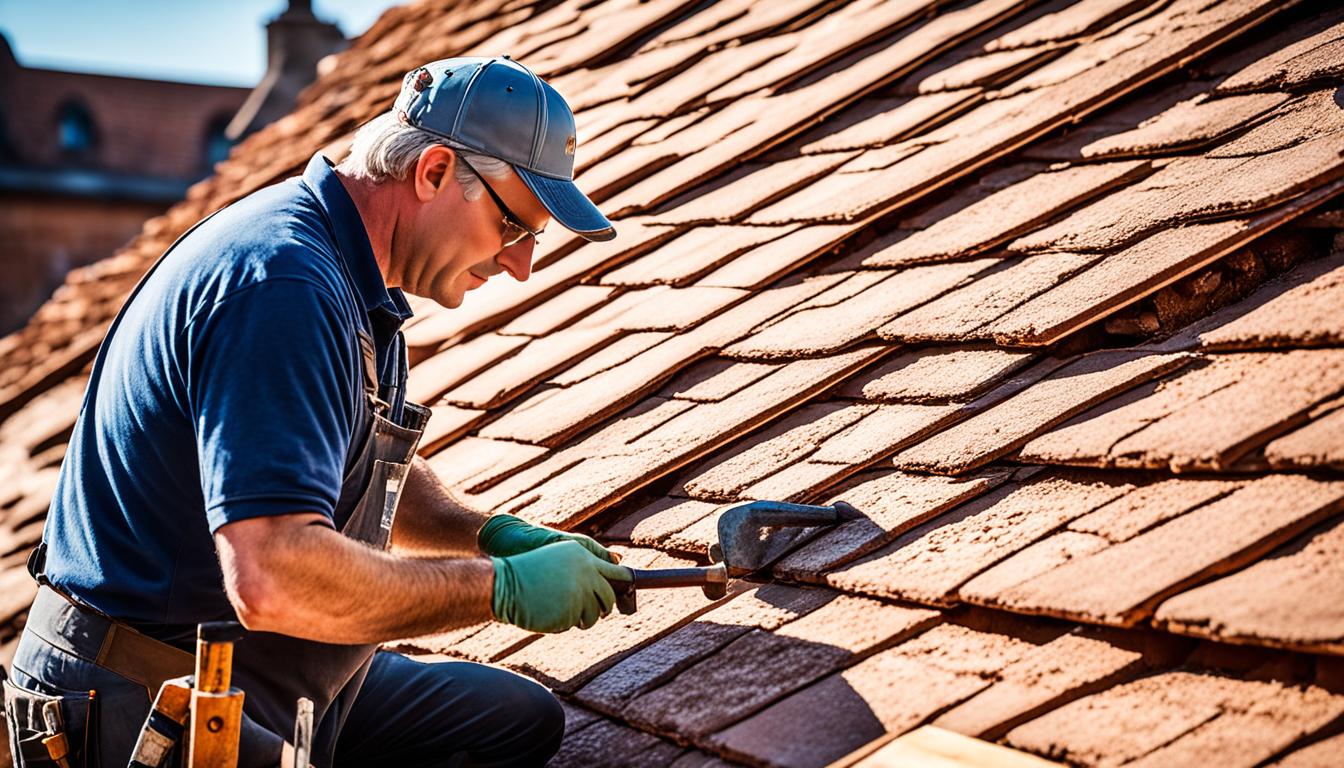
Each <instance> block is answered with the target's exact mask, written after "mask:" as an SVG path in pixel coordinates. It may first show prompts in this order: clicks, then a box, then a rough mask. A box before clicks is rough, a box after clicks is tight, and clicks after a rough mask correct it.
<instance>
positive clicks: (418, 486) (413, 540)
mask: <svg viewBox="0 0 1344 768" xmlns="http://www.w3.org/2000/svg"><path fill="white" fill-rule="evenodd" d="M489 517H490V514H489V512H488V511H481V510H476V509H472V508H471V507H469V506H468V505H466V504H464V503H463V502H462V501H461V500H460V499H459V498H457V497H456V496H455V495H454V494H453V493H452V491H451V490H450V489H449V488H448V487H447V486H446V485H444V484H443V483H442V482H441V481H440V480H439V478H438V476H436V475H435V474H434V470H433V469H431V468H430V466H429V464H428V463H427V462H426V461H425V460H424V459H422V458H420V457H419V456H417V457H415V459H414V460H413V461H412V462H411V471H410V472H409V473H408V475H407V478H406V487H405V489H404V490H403V492H402V497H401V503H400V505H399V506H398V507H397V518H396V524H395V525H394V526H393V527H392V546H393V548H394V549H395V550H397V551H398V552H404V553H406V554H415V555H453V554H456V555H477V554H480V550H479V549H478V548H477V546H476V534H477V533H478V532H479V531H480V530H481V526H482V525H484V524H485V521H486V520H487V519H489Z"/></svg>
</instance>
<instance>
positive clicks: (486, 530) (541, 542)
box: [476, 515, 616, 563]
mask: <svg viewBox="0 0 1344 768" xmlns="http://www.w3.org/2000/svg"><path fill="white" fill-rule="evenodd" d="M557 541H577V542H578V543H579V544H581V545H582V546H583V548H584V549H586V550H588V551H589V552H592V553H593V554H594V555H597V556H598V557H600V558H602V559H603V560H606V561H607V562H609V563H614V562H616V560H615V559H614V558H613V557H612V556H611V553H610V552H608V551H607V548H606V547H604V546H602V545H601V544H598V543H597V542H596V541H594V540H593V539H592V537H589V536H584V535H583V534H581V533H565V532H564V531H557V530H555V529H554V528H547V527H545V526H542V525H533V524H531V523H529V522H527V521H526V520H523V519H521V518H517V517H514V516H513V515H495V516H494V517H491V518H490V519H489V520H486V521H485V525H483V526H481V532H480V533H478V534H476V543H477V544H478V545H479V546H480V548H481V551H482V552H484V553H485V554H487V555H490V556H492V557H509V556H510V555H521V554H522V553H524V552H531V551H532V550H534V549H536V548H538V547H544V546H546V545H547V544H554V543H555V542H557Z"/></svg>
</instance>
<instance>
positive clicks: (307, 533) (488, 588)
mask: <svg viewBox="0 0 1344 768" xmlns="http://www.w3.org/2000/svg"><path fill="white" fill-rule="evenodd" d="M269 539H270V540H269V541H266V542H265V543H264V544H257V543H254V544H252V547H253V548H256V547H257V546H261V547H264V550H265V551H264V553H253V557H252V559H253V560H256V559H258V558H257V557H256V555H257V554H261V555H262V557H261V558H260V559H261V560H262V561H263V562H264V567H261V568H251V569H248V572H247V573H238V572H233V573H230V572H228V571H229V570H230V566H231V564H233V563H237V562H240V560H241V558H240V557H239V553H236V552H232V551H226V550H230V544H229V542H228V541H227V540H224V539H221V540H219V542H218V544H219V546H220V555H221V561H222V562H223V563H225V566H226V573H225V584H226V586H228V588H229V594H230V598H231V599H232V600H233V602H234V605H235V607H238V608H239V615H240V617H241V618H242V619H243V622H244V624H246V625H248V627H249V628H251V629H259V630H264V631H269V632H279V633H282V634H286V635H292V636H295V637H302V638H306V639H309V640H318V641H322V642H328V643H377V642H386V641H389V640H396V639H399V638H404V637H413V636H417V635H424V634H430V633H434V632H441V631H445V630H448V629H453V628H456V627H462V626H467V625H470V624H475V623H478V622H481V621H486V620H489V619H491V618H492V612H491V607H490V600H491V592H492V588H493V577H494V571H493V568H492V566H491V563H490V561H489V560H488V559H485V558H457V559H449V558H441V559H430V558H425V559H413V558H405V557H398V556H396V555H391V554H388V553H385V552H381V551H378V550H375V549H372V548H370V547H368V546H365V545H363V544H360V543H358V542H355V541H353V540H351V539H348V538H346V537H345V536H342V535H341V534H340V533H338V532H336V531H335V530H332V529H331V528H329V527H325V526H322V525H308V526H300V527H295V528H286V529H278V530H275V531H272V532H270V533H269ZM249 600H250V601H251V603H252V604H249Z"/></svg>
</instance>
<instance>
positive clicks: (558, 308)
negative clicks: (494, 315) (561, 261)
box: [499, 285, 613, 336]
mask: <svg viewBox="0 0 1344 768" xmlns="http://www.w3.org/2000/svg"><path fill="white" fill-rule="evenodd" d="M612 293H613V289H611V288H608V287H606V286H601V285H576V286H573V287H572V288H568V289H566V290H565V291H564V292H562V293H560V294H559V295H557V296H556V297H555V298H552V299H551V300H549V301H547V302H545V303H543V304H541V305H539V306H537V307H535V308H533V309H531V310H528V311H527V312H524V313H523V314H521V315H519V316H518V317H516V318H514V319H513V320H511V321H509V322H508V323H505V324H504V326H503V327H501V328H500V329H499V333H501V334H504V335H506V336H519V335H521V336H545V335H546V334H548V333H551V332H552V331H555V330H556V329H558V328H561V327H563V326H565V325H568V324H569V323H570V322H572V321H574V320H575V319H576V318H579V317H582V316H586V315H587V314H588V313H589V312H591V311H592V310H594V309H596V308H597V307H599V306H602V305H603V304H605V303H606V302H607V300H608V299H610V298H611V295H612Z"/></svg>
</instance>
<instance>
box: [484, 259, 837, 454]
mask: <svg viewBox="0 0 1344 768" xmlns="http://www.w3.org/2000/svg"><path fill="white" fill-rule="evenodd" d="M831 282H834V281H833V280H825V279H818V280H811V281H802V282H798V283H796V284H794V285H789V286H783V287H779V288H776V289H772V290H767V291H761V292H758V293H756V294H755V295H753V296H752V297H751V298H749V299H747V300H746V301H744V302H742V303H741V304H738V305H737V306H735V307H733V308H732V309H730V310H728V311H727V312H724V313H723V314H721V315H719V316H717V317H715V318H713V319H712V320H710V321H708V322H706V323H703V324H701V325H699V326H697V327H696V328H695V329H694V330H692V331H690V332H689V333H685V334H682V335H679V336H674V337H672V338H670V339H668V340H667V341H665V342H663V343H662V344H658V345H656V346H654V347H652V348H650V349H649V350H647V351H645V352H643V353H640V354H638V355H635V356H634V357H631V358H629V359H628V360H626V361H625V362H623V363H621V364H620V365H617V366H615V367H613V368H609V369H607V370H605V371H602V372H601V373H598V374H595V375H593V376H591V377H590V378H588V379H585V380H583V381H582V382H579V383H577V384H575V385H573V386H570V387H569V388H567V389H565V390H562V391H560V392H558V393H556V394H555V395H553V396H551V397H548V398H546V401H545V402H546V405H545V407H544V408H540V409H538V408H537V407H534V406H533V404H532V402H531V401H524V402H523V403H522V404H521V406H520V407H519V408H518V409H516V410H514V411H511V412H510V413H508V414H505V415H504V416H503V417H502V418H500V419H498V420H496V421H495V422H493V423H491V424H490V425H488V426H487V427H486V428H485V429H484V430H482V432H481V434H482V435H483V436H485V437H504V438H509V439H515V440H522V441H524V442H534V443H540V444H543V445H545V444H553V443H554V442H556V441H558V440H559V439H561V438H563V437H566V436H568V435H571V434H573V433H574V432H575V431H577V430H579V429H581V428H583V427H585V426H589V425H590V424H591V420H592V419H593V418H594V417H596V416H598V415H599V414H601V413H602V412H604V411H607V412H609V411H610V410H611V409H613V406H614V407H615V408H619V407H621V406H622V405H624V404H627V403H629V402H631V401H633V400H635V399H637V398H638V396H639V394H640V393H642V392H647V391H651V390H653V389H655V388H657V387H658V386H659V385H660V384H661V383H662V382H663V381H665V380H667V379H668V378H670V377H671V376H672V375H673V374H674V373H676V372H677V371H678V370H680V369H681V368H682V367H683V366H685V365H687V364H689V363H692V362H694V361H695V360H697V359H700V358H702V357H704V356H705V355H706V354H707V353H709V352H712V351H716V350H717V349H720V348H722V347H723V346H724V345H727V344H729V343H731V342H732V341H734V340H735V339H737V338H739V337H741V336H742V335H743V334H745V333H747V332H748V331H750V330H751V328H753V327H755V326H757V325H759V324H760V323H762V322H764V321H766V320H768V319H770V318H771V317H773V316H775V315H777V314H778V313H780V312H782V311H784V310H786V309H788V308H789V307H790V306H792V305H794V304H796V303H798V302H799V301H802V300H805V299H807V298H809V297H811V296H813V295H815V294H817V293H819V292H821V291H822V290H824V289H825V288H826V287H827V285H828V284H829V283H831ZM538 410H541V411H543V412H537V411H538Z"/></svg>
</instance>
